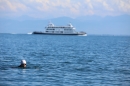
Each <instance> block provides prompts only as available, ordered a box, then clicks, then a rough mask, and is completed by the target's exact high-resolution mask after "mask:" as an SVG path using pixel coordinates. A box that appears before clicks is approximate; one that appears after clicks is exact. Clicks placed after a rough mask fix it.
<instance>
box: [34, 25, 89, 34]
mask: <svg viewBox="0 0 130 86" xmlns="http://www.w3.org/2000/svg"><path fill="white" fill-rule="evenodd" d="M32 34H43V35H85V36H86V35H87V34H86V32H77V31H76V30H75V28H74V27H73V26H72V24H71V23H69V24H68V25H67V26H55V25H54V24H53V23H49V24H48V26H47V27H45V31H43V32H41V31H40V32H39V31H34V32H33V33H32Z"/></svg>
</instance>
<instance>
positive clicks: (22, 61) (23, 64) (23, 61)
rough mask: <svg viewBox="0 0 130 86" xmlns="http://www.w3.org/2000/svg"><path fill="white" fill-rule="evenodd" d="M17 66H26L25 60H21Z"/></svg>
mask: <svg viewBox="0 0 130 86" xmlns="http://www.w3.org/2000/svg"><path fill="white" fill-rule="evenodd" d="M18 67H22V68H25V67H26V60H21V65H19V66H18Z"/></svg>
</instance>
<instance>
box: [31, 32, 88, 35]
mask: <svg viewBox="0 0 130 86" xmlns="http://www.w3.org/2000/svg"><path fill="white" fill-rule="evenodd" d="M32 34H41V35H87V34H86V33H45V32H33V33H32Z"/></svg>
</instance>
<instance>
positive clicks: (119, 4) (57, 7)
mask: <svg viewBox="0 0 130 86" xmlns="http://www.w3.org/2000/svg"><path fill="white" fill-rule="evenodd" d="M122 14H128V15H129V14H130V0H0V17H6V16H7V17H17V16H22V15H28V16H31V17H35V18H50V17H51V18H54V17H61V16H68V17H71V18H76V17H79V16H86V15H99V16H108V15H110V16H117V15H122Z"/></svg>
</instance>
